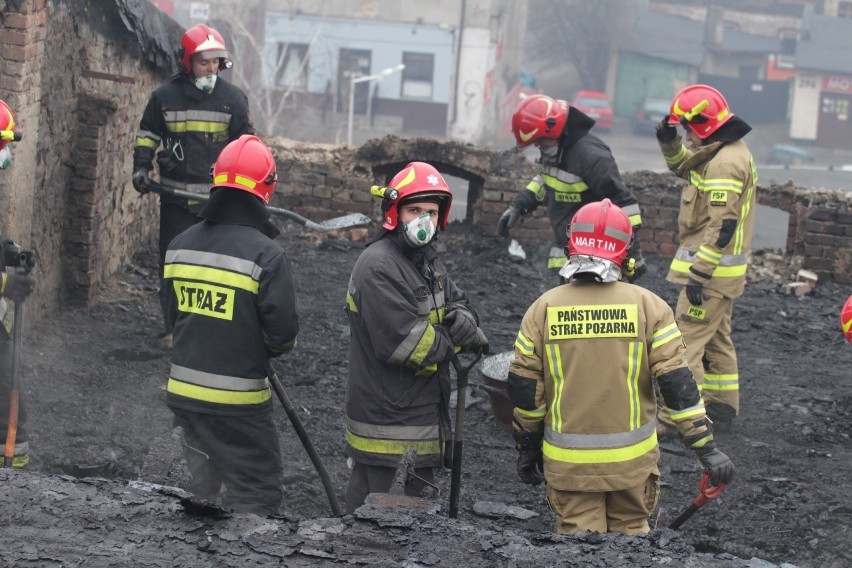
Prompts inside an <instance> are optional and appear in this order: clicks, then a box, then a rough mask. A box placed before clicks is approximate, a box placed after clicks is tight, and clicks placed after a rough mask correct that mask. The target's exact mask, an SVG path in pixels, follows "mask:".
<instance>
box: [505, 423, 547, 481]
mask: <svg viewBox="0 0 852 568" xmlns="http://www.w3.org/2000/svg"><path fill="white" fill-rule="evenodd" d="M512 436H513V437H514V438H515V449H516V450H518V477H520V478H521V481H523V482H524V483H526V484H527V485H541V482H542V481H543V480H544V454H542V452H541V440H542V438H543V437H544V433H543V432H512Z"/></svg>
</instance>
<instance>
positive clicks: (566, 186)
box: [541, 174, 589, 201]
mask: <svg viewBox="0 0 852 568" xmlns="http://www.w3.org/2000/svg"><path fill="white" fill-rule="evenodd" d="M541 179H542V180H543V181H544V183H546V184H547V185H548V187H551V188H552V189H553V191H555V192H556V193H583V192H584V191H586V190H587V189H589V186H588V185H587V184H586V182H584V181H582V180H580V181H576V182H573V183H566V182H564V181H562V180H561V179H558V178H555V177H553V176H551V175H547V174H541ZM557 201H562V200H560V199H557Z"/></svg>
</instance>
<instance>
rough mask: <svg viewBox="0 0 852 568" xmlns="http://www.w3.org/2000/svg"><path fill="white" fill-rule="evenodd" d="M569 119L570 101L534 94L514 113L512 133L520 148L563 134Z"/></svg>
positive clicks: (522, 102)
mask: <svg viewBox="0 0 852 568" xmlns="http://www.w3.org/2000/svg"><path fill="white" fill-rule="evenodd" d="M567 119H568V103H567V102H566V101H563V100H555V99H552V98H550V97H548V96H547V95H532V96H529V97H527V98H525V99H524V100H522V101H521V102H520V103H519V104H518V108H517V109H515V114H513V115H512V134H514V135H515V140H516V141H517V143H518V148H524V147H525V146H529V145H530V144H532V143H533V142H535V141H536V140H539V139H541V138H553V139H557V138H559V137H560V136H562V129H563V128H565V121H566V120H567Z"/></svg>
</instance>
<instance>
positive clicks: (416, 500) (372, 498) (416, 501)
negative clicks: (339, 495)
mask: <svg viewBox="0 0 852 568" xmlns="http://www.w3.org/2000/svg"><path fill="white" fill-rule="evenodd" d="M364 503H365V504H367V505H376V506H379V507H405V508H406V509H423V510H425V509H429V508H431V507H435V506H436V505H437V502H435V501H431V500H429V499H424V498H423V497H410V496H408V495H393V494H391V493H370V494H369V495H367V497H366V499H364Z"/></svg>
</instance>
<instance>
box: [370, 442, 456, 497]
mask: <svg viewBox="0 0 852 568" xmlns="http://www.w3.org/2000/svg"><path fill="white" fill-rule="evenodd" d="M416 459H417V451H416V450H415V449H414V448H409V449H408V450H406V451H405V453H404V454H403V455H402V458H400V460H399V465H398V466H397V468H396V473H395V474H394V476H393V481H392V482H391V486H390V489H389V490H388V492H387V493H370V494H368V495H367V497H366V498H365V499H364V504H365V505H374V506H378V507H402V508H404V509H412V510H419V511H428V512H436V511H437V509H439V508H440V505H439V504H438V503H436V502H435V501H434V500H433V499H430V498H427V497H413V496H411V495H406V494H405V485H406V482H407V481H408V478H409V477H415V475H414V462H415V460H416ZM419 479H421V481H423V482H424V483H425V484H426V485H428V486H429V487H428V488H427V490H428V491H430V492H435V493H437V492H438V487H437V486H435V485H434V484H432V483H429V482H428V481H426V480H425V479H422V478H419Z"/></svg>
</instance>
